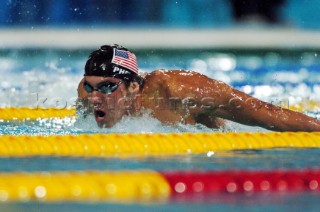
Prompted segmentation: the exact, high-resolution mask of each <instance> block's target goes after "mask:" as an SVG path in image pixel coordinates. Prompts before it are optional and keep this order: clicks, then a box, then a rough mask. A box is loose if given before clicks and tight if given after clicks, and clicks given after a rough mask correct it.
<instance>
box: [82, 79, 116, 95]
mask: <svg viewBox="0 0 320 212" xmlns="http://www.w3.org/2000/svg"><path fill="white" fill-rule="evenodd" d="M121 83H122V81H119V82H109V81H106V82H101V83H99V84H98V85H97V86H96V87H92V86H91V85H90V84H89V83H87V82H84V83H83V88H84V90H85V91H87V92H88V93H92V92H93V91H98V92H100V93H103V94H111V93H113V92H114V91H115V90H117V89H118V87H119V85H120V84H121Z"/></svg>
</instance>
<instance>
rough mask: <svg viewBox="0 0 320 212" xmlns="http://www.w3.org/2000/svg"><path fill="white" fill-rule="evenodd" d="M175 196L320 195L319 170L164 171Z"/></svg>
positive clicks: (163, 173)
mask: <svg viewBox="0 0 320 212" xmlns="http://www.w3.org/2000/svg"><path fill="white" fill-rule="evenodd" d="M162 175H163V176H164V177H165V178H166V179H167V181H168V182H169V184H170V186H171V190H172V195H173V197H177V196H192V195H194V194H201V193H202V194H207V193H208V194H209V193H246V192H319V191H320V170H302V171H298V170H272V171H242V170H241V171H240V170H239V171H207V172H203V171H198V172H194V171H192V172H162Z"/></svg>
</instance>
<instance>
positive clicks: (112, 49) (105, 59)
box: [84, 44, 143, 85]
mask: <svg viewBox="0 0 320 212" xmlns="http://www.w3.org/2000/svg"><path fill="white" fill-rule="evenodd" d="M84 76H102V77H114V78H119V79H122V80H124V81H125V82H132V81H135V82H138V83H139V84H140V85H141V84H142V83H143V79H142V78H141V77H140V76H139V75H138V63H137V60H136V56H135V55H134V54H133V53H132V52H130V51H129V50H128V49H127V48H125V47H123V46H120V45H117V44H115V45H111V46H110V45H104V46H101V47H100V49H98V50H95V51H93V52H92V53H91V54H90V56H89V59H88V61H87V63H86V65H85V71H84Z"/></svg>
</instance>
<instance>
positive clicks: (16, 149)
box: [0, 132, 320, 157]
mask: <svg viewBox="0 0 320 212" xmlns="http://www.w3.org/2000/svg"><path fill="white" fill-rule="evenodd" d="M282 147H292V148H319V147H320V133H305V132H297V133H291V132H285V133H276V132H272V133H197V134H192V133H183V134H82V135H66V136H62V135H61V136H9V135H4V136H1V137H0V156H1V157H21V156H71V157H72V156H86V157H120V156H158V155H182V154H201V153H208V152H210V151H224V150H241V149H267V148H282Z"/></svg>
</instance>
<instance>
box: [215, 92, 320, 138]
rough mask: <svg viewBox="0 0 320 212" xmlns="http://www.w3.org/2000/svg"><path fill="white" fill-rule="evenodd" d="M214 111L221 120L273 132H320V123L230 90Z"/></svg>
mask: <svg viewBox="0 0 320 212" xmlns="http://www.w3.org/2000/svg"><path fill="white" fill-rule="evenodd" d="M224 96H225V99H224V103H223V105H221V106H220V107H219V108H218V109H217V110H216V115H217V116H218V117H221V118H225V119H229V120H232V121H236V122H239V123H242V124H246V125H251V126H260V127H264V128H266V129H269V130H273V131H308V132H310V131H320V121H319V120H317V119H315V118H312V117H309V116H307V115H304V114H302V113H299V112H295V111H292V110H288V109H285V108H281V107H278V106H275V105H273V104H270V103H267V102H263V101H261V100H259V99H257V98H254V97H251V96H249V95H247V94H245V93H243V92H241V91H238V90H235V89H230V90H229V92H226V93H225V95H224Z"/></svg>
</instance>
